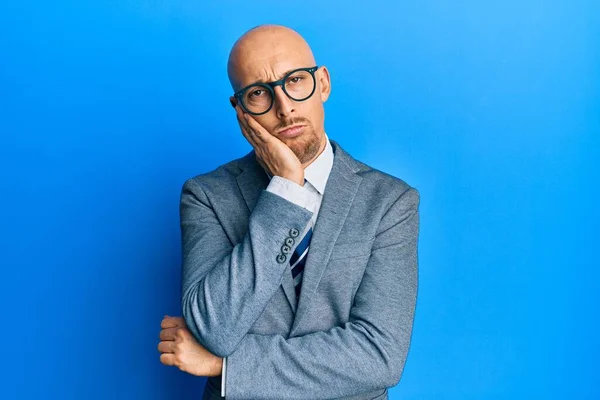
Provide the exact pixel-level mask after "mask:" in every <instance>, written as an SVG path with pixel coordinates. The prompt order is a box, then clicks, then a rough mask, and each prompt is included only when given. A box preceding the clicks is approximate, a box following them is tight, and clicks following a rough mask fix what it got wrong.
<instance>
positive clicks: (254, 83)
mask: <svg viewBox="0 0 600 400" xmlns="http://www.w3.org/2000/svg"><path fill="white" fill-rule="evenodd" d="M298 68H302V67H297V68H290V69H288V70H287V71H285V72H284V73H283V74H281V78H279V79H282V78H283V77H284V76H286V75H287V74H289V73H290V72H292V71H293V70H295V69H298ZM279 79H276V80H274V81H271V82H276V81H278V80H279ZM271 82H266V81H265V80H264V79H259V80H257V81H254V82H252V83H250V84H248V85H246V86H244V87H248V86H251V85H256V84H257V83H262V84H267V83H271Z"/></svg>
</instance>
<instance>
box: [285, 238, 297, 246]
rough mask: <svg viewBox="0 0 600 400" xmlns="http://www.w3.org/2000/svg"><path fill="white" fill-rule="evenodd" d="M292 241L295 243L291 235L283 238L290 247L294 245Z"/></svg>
mask: <svg viewBox="0 0 600 400" xmlns="http://www.w3.org/2000/svg"><path fill="white" fill-rule="evenodd" d="M294 243H296V242H295V241H294V239H292V238H291V237H289V238H287V239H285V244H287V245H288V246H290V247H292V246H293V245H294Z"/></svg>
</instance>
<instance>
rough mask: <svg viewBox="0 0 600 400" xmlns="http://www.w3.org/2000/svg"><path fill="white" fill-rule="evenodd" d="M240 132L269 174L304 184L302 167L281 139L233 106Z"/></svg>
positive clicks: (237, 106) (238, 107)
mask: <svg viewBox="0 0 600 400" xmlns="http://www.w3.org/2000/svg"><path fill="white" fill-rule="evenodd" d="M235 112H236V114H237V120H238V123H239V124H240V128H241V130H242V134H243V135H244V137H245V138H246V140H248V142H249V143H250V144H251V145H252V147H254V151H255V153H256V156H257V160H258V162H259V163H260V164H261V165H262V166H263V168H265V169H266V170H267V171H268V172H269V173H270V174H271V175H277V176H281V177H283V178H286V179H289V180H291V181H293V182H296V183H297V184H298V185H300V186H304V168H303V167H302V164H301V163H300V160H298V157H296V154H294V152H293V151H292V150H291V149H290V148H289V147H288V146H287V145H286V144H285V143H283V142H282V141H281V140H279V139H278V138H276V137H275V136H273V135H271V134H270V133H269V132H268V131H267V130H266V129H265V128H263V127H262V126H261V125H260V124H259V123H258V122H257V121H256V120H255V119H254V118H252V116H251V115H250V114H247V113H244V111H243V110H242V109H241V108H240V106H239V105H236V106H235Z"/></svg>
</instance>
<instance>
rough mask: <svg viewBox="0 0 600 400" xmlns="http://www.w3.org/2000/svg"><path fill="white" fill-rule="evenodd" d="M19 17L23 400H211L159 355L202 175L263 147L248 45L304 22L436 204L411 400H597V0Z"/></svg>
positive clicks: (7, 373) (12, 395)
mask: <svg viewBox="0 0 600 400" xmlns="http://www.w3.org/2000/svg"><path fill="white" fill-rule="evenodd" d="M249 3H251V2H244V3H233V2H217V1H213V2H205V1H183V0H180V1H177V0H174V1H169V2H165V1H106V0H105V1H98V0H96V1H87V2H83V1H69V0H59V1H54V2H42V1H26V0H21V1H12V2H3V3H2V5H0V134H1V142H0V167H1V168H0V187H1V196H0V205H1V207H0V217H1V219H0V221H1V224H2V225H1V237H0V239H1V240H0V246H1V253H0V263H1V271H2V279H1V280H0V282H1V283H0V284H1V285H2V286H1V289H2V290H1V291H0V293H1V294H0V296H1V299H0V300H1V304H2V307H3V316H2V353H3V354H4V356H3V362H2V367H0V368H2V373H1V378H0V379H1V380H2V389H1V390H2V393H0V397H2V398H6V399H50V398H52V399H83V398H86V399H108V398H112V399H134V398H135V399H142V398H143V399H173V398H178V399H198V398H200V393H201V391H202V388H203V386H204V383H205V379H204V378H196V377H192V376H189V375H186V374H185V373H183V372H180V371H179V370H177V369H176V368H174V367H166V366H164V365H162V364H161V363H160V362H159V353H158V350H157V348H156V346H157V344H158V342H159V339H158V333H159V330H160V326H159V325H160V321H161V319H162V317H163V315H164V314H171V315H179V314H180V308H179V291H180V287H179V284H180V247H179V246H180V242H179V240H180V236H179V235H180V233H179V225H178V224H179V214H178V202H179V194H180V189H181V185H182V184H183V182H184V180H185V179H187V178H189V177H191V176H194V175H196V174H199V173H202V172H206V171H208V170H211V169H213V168H215V167H216V166H218V165H220V164H222V163H225V162H227V161H229V160H231V159H233V158H237V157H240V156H242V155H244V154H245V153H247V152H248V151H250V150H251V147H250V145H249V144H248V143H247V142H246V141H245V139H244V137H243V136H242V134H241V133H240V131H239V128H238V126H237V121H236V119H235V115H234V112H233V109H232V108H231V106H230V105H229V101H228V96H229V95H230V94H231V88H230V87H229V83H228V81H227V76H226V61H227V55H228V52H229V49H230V47H231V45H232V44H233V42H234V41H235V39H236V38H237V37H238V36H239V35H241V34H242V33H243V32H244V31H245V30H247V29H249V28H251V27H253V26H255V25H257V24H261V23H280V24H284V25H288V26H290V27H292V28H294V29H297V30H298V31H299V32H300V33H301V34H302V35H304V36H305V37H306V39H307V40H308V42H309V43H310V44H311V45H312V47H313V50H314V53H315V55H316V58H317V62H318V63H319V64H320V65H321V64H322V65H327V66H328V67H329V70H330V72H331V76H332V95H331V97H330V99H329V101H328V102H327V104H326V116H327V117H326V131H327V133H328V135H329V136H330V137H331V138H332V139H335V140H337V141H338V142H340V144H341V145H342V146H343V147H344V148H345V149H347V150H348V151H349V152H350V153H351V154H352V155H353V156H354V157H356V158H358V159H359V160H361V161H364V162H366V163H368V164H370V165H372V166H374V167H376V168H379V169H381V170H383V171H386V172H388V173H391V174H393V175H395V176H398V177H400V178H402V179H404V180H406V181H407V182H408V183H410V184H411V185H413V186H415V187H416V188H418V189H419V191H420V192H421V208H420V210H421V234H420V244H419V258H420V271H419V272H420V273H419V278H420V281H419V282H420V286H419V293H418V302H417V311H416V319H415V326H414V331H413V340H412V344H411V348H410V352H409V357H408V360H407V364H406V368H405V370H404V373H403V376H402V379H401V381H400V384H399V385H398V386H397V387H395V388H393V389H391V390H390V398H393V399H419V400H420V399H460V400H464V399H508V398H510V399H529V398H540V399H541V398H543V399H597V398H600V389H599V384H598V367H597V363H598V358H599V356H600V351H599V350H600V345H599V344H598V334H599V332H598V321H599V319H600V295H599V293H600V284H599V280H600V273H599V272H598V267H599V266H600V265H599V262H598V255H597V254H598V253H597V251H595V248H594V247H595V246H597V242H598V233H597V230H598V227H599V225H600V223H599V222H600V215H599V214H600V213H599V211H598V201H597V197H598V194H599V193H598V182H599V178H600V176H599V175H600V173H599V172H600V166H599V161H598V160H599V156H600V146H599V145H600V143H599V142H600V141H599V139H598V136H599V135H600V5H599V3H598V2H596V1H592V0H590V1H577V0H564V1H541V0H539V1H536V0H527V1H523V0H504V1H476V0H465V1H456V0H454V1H450V0H448V1H446V0H438V1H435V0H421V1H404V2H395V1H387V2H382V1H376V0H370V1H368V2H351V1H346V2H343V3H341V2H333V1H332V2H321V3H316V2H296V3H287V2H280V1H262V2H260V3H254V4H249Z"/></svg>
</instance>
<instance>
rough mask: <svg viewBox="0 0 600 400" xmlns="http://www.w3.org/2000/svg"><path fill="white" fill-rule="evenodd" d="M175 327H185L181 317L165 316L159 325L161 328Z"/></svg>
mask: <svg viewBox="0 0 600 400" xmlns="http://www.w3.org/2000/svg"><path fill="white" fill-rule="evenodd" d="M176 326H181V327H185V326H186V324H185V321H184V320H183V318H182V317H169V316H168V315H165V317H164V318H163V320H162V321H161V323H160V327H161V328H173V327H176Z"/></svg>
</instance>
